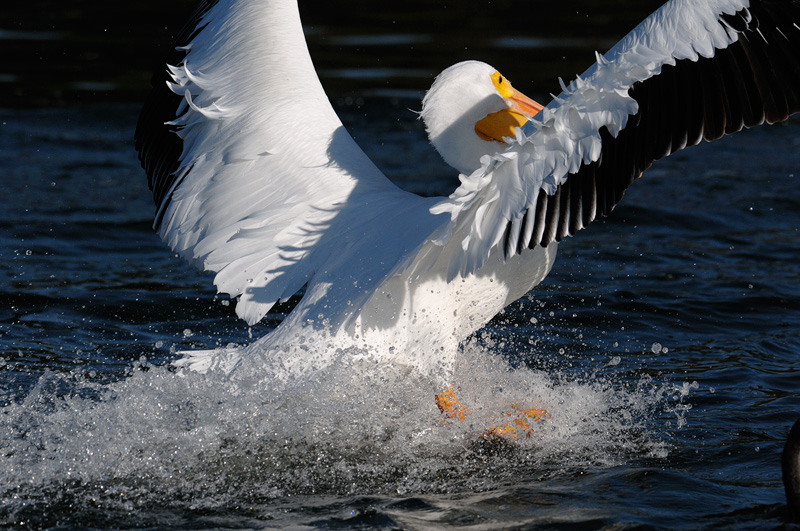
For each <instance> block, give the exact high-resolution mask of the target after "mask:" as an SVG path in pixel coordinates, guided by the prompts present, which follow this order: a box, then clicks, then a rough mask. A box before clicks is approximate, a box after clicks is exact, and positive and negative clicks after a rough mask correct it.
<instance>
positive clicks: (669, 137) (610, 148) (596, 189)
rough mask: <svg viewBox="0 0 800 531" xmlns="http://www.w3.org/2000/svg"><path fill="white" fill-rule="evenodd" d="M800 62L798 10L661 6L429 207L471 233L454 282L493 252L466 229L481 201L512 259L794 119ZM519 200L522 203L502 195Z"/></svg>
mask: <svg viewBox="0 0 800 531" xmlns="http://www.w3.org/2000/svg"><path fill="white" fill-rule="evenodd" d="M799 50H800V0H712V1H708V2H695V1H692V0H671V1H670V2H667V3H666V4H665V5H664V6H662V7H661V8H660V9H659V10H658V11H656V12H655V13H654V14H653V15H651V16H650V17H648V18H647V19H646V20H645V21H644V22H642V24H640V25H639V26H638V27H637V28H635V29H634V30H633V31H632V32H631V33H629V34H628V35H627V36H626V37H625V38H624V39H622V40H621V41H620V42H619V43H618V44H617V45H616V46H614V47H613V48H612V49H611V50H610V51H609V52H608V53H607V54H606V55H605V56H602V57H601V56H598V60H597V62H596V64H595V65H593V66H592V67H591V68H590V69H588V70H587V71H586V72H585V73H584V74H583V75H581V76H579V77H578V78H577V79H576V80H575V81H573V82H572V83H571V84H570V85H569V86H568V87H566V88H565V90H564V91H563V92H562V93H561V94H560V95H559V96H557V97H555V98H554V100H553V101H552V102H551V103H550V104H549V105H548V106H547V107H546V108H545V109H544V110H543V111H542V112H541V113H540V114H539V115H538V116H537V117H536V118H535V119H534V120H533V121H532V122H531V123H529V124H526V126H525V127H523V128H522V130H521V131H520V132H519V133H518V135H517V139H516V143H515V144H513V145H512V146H510V148H509V149H508V151H506V152H505V153H503V154H502V155H501V156H500V157H496V158H495V159H494V160H491V161H487V162H486V164H484V166H483V168H481V170H479V171H477V172H475V173H474V174H473V175H471V176H470V177H469V178H467V179H466V180H465V182H464V185H462V187H461V188H460V189H459V190H457V191H456V192H455V193H454V194H453V195H451V196H450V198H449V199H448V200H447V201H443V202H442V203H440V204H438V205H437V206H436V207H435V209H434V211H435V212H447V213H449V214H450V216H451V217H452V218H453V219H454V220H457V221H458V226H459V227H464V228H465V230H468V231H469V234H468V235H466V236H465V235H464V234H459V236H458V237H459V238H461V239H462V240H464V241H468V242H469V246H468V248H467V250H466V253H468V254H469V255H470V256H471V257H473V258H472V259H471V260H469V261H467V260H466V259H464V258H463V257H458V256H456V257H454V260H459V263H457V264H454V265H453V266H451V270H456V271H459V272H460V273H461V274H466V273H468V272H471V271H474V267H476V266H477V267H480V265H481V264H482V263H483V262H482V261H481V260H480V259H478V260H476V259H474V257H476V256H478V257H481V258H483V259H484V260H485V258H486V257H488V255H489V253H490V252H491V251H492V249H493V248H494V247H495V246H496V245H497V244H498V241H497V240H491V239H487V238H485V237H483V236H484V235H485V234H487V231H486V230H483V231H481V232H480V233H479V232H477V230H476V228H477V227H476V223H475V222H476V220H475V219H474V217H472V212H473V211H474V209H475V208H476V206H477V205H479V204H481V202H482V201H484V200H485V198H486V197H487V194H492V195H499V196H500V197H503V198H504V199H505V200H504V203H503V204H502V205H499V206H498V207H497V208H496V209H495V211H494V212H495V213H496V214H497V215H496V217H494V218H492V219H488V218H487V217H486V216H485V215H484V216H483V218H482V219H481V220H480V223H481V224H483V225H487V224H490V223H498V224H500V225H502V226H504V227H507V228H508V230H507V231H505V232H504V233H503V234H504V241H505V242H506V243H505V244H504V245H503V252H504V254H505V256H506V258H510V257H511V256H513V255H514V254H517V253H519V252H521V250H523V249H526V248H533V247H535V246H537V245H540V246H547V245H549V244H550V243H551V242H555V241H559V240H561V239H562V238H563V237H565V236H571V235H573V234H575V233H576V232H577V231H578V230H580V229H581V228H584V227H586V226H587V225H588V224H589V223H591V222H592V221H594V220H595V219H597V218H599V217H602V216H606V215H608V214H609V213H610V212H611V211H612V210H613V209H614V207H615V206H616V204H617V203H619V201H620V200H621V199H622V196H623V195H624V193H625V190H626V189H627V188H628V186H630V184H631V183H632V182H633V181H634V180H636V179H637V178H638V177H639V176H640V175H641V173H642V172H643V171H644V170H646V169H647V168H648V167H649V166H650V165H651V164H652V163H653V162H654V161H656V160H658V159H660V158H663V157H666V156H668V155H670V154H671V153H674V152H675V151H678V150H680V149H683V148H685V147H688V146H693V145H695V144H697V143H699V142H700V141H701V140H702V139H705V140H708V141H711V140H716V139H718V138H721V137H722V136H723V135H725V134H730V133H734V132H736V131H739V130H741V129H742V128H744V127H752V126H755V125H759V124H761V123H763V122H764V121H766V122H768V123H775V122H778V121H782V120H785V119H786V118H787V117H788V116H789V115H790V114H793V113H796V112H798V111H800V104H799V103H798V100H800V53H798V51H799ZM505 165H516V166H517V169H516V171H513V172H512V171H509V170H507V169H505V168H503V166H505ZM509 176H517V177H518V178H519V179H522V180H525V181H527V184H526V185H524V186H520V185H519V184H518V183H512V182H506V180H507V179H508V178H509ZM504 179H506V180H504ZM516 189H522V190H527V191H528V192H529V193H528V194H527V195H526V196H524V197H519V194H516V195H515V194H512V193H509V191H510V190H516ZM527 217H530V218H531V219H533V220H535V222H534V225H533V229H532V230H531V231H527V230H526V231H524V232H521V233H520V235H519V236H517V235H516V234H514V231H519V230H521V229H520V227H522V226H524V224H520V223H517V221H516V220H518V219H520V218H527ZM470 220H471V221H470ZM512 242H516V245H509V243H512Z"/></svg>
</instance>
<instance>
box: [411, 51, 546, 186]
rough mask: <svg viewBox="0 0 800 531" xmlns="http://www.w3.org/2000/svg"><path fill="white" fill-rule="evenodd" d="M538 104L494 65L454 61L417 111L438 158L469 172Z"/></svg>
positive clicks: (499, 146) (502, 145) (501, 146)
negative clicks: (439, 156)
mask: <svg viewBox="0 0 800 531" xmlns="http://www.w3.org/2000/svg"><path fill="white" fill-rule="evenodd" d="M540 110H542V106H541V105H539V104H538V103H536V102H535V101H533V100H532V99H530V98H528V97H527V96H525V95H524V94H522V93H521V92H519V91H517V90H515V89H514V88H513V87H512V86H511V83H510V82H509V81H508V79H506V78H505V77H504V76H503V75H501V74H500V72H498V71H497V70H495V69H494V68H492V67H491V66H489V65H487V64H486V63H482V62H480V61H464V62H463V63H458V64H455V65H453V66H451V67H449V68H447V69H446V70H444V71H443V72H442V73H441V74H439V75H438V76H437V77H436V80H435V81H434V82H433V85H432V86H431V88H430V90H428V92H427V94H425V98H424V99H423V100H422V112H421V113H420V116H421V117H422V119H423V121H424V122H425V128H426V130H427V131H428V138H430V141H431V143H432V144H433V146H434V147H435V148H436V151H438V152H439V154H440V155H441V156H442V158H443V159H444V160H445V162H447V163H448V164H450V165H451V166H452V167H454V168H455V169H457V170H458V171H459V172H461V173H463V174H466V175H469V174H470V173H472V172H473V171H475V170H476V169H478V168H479V167H480V159H481V157H482V156H483V155H493V154H495V153H497V152H499V151H502V150H503V149H504V148H505V145H506V144H505V142H504V140H503V139H504V138H506V137H514V129H515V128H516V127H519V126H521V125H522V124H524V123H525V122H526V121H527V120H528V118H531V117H533V116H535V115H536V113H538V112H539V111H540Z"/></svg>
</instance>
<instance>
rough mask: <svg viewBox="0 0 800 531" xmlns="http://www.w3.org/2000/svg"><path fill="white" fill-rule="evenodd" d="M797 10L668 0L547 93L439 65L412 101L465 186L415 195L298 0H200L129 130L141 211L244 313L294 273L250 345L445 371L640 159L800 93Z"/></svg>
mask: <svg viewBox="0 0 800 531" xmlns="http://www.w3.org/2000/svg"><path fill="white" fill-rule="evenodd" d="M798 24H800V0H704V1H701V0H670V1H669V2H667V3H666V4H665V5H664V6H662V7H661V8H660V9H659V10H658V11H656V12H655V13H653V14H652V15H651V16H650V17H648V18H647V19H646V20H645V21H644V22H642V23H641V24H640V25H639V26H638V27H636V28H635V29H634V30H633V31H631V32H630V33H629V34H628V35H627V36H626V37H625V38H623V39H622V40H621V41H620V42H619V43H618V44H617V45H615V46H614V47H613V48H612V49H611V50H610V51H608V52H607V53H606V54H605V55H599V54H597V56H596V61H595V62H594V64H592V66H591V67H590V68H589V69H588V70H586V71H585V72H584V73H583V74H582V75H580V76H578V77H577V78H576V79H575V80H574V81H572V82H571V83H570V84H569V85H568V86H563V92H562V93H561V94H560V95H558V96H557V97H555V98H554V99H553V100H552V101H551V102H550V103H549V104H548V105H547V106H546V107H544V109H542V110H540V106H538V105H537V104H535V103H534V102H532V101H531V100H529V99H527V98H524V97H523V96H521V95H520V93H519V92H517V91H516V90H515V89H514V88H513V87H512V86H511V85H510V84H509V83H508V81H507V80H506V79H505V78H504V77H503V76H502V75H501V74H500V73H498V72H497V71H496V70H495V69H494V68H492V67H490V66H488V65H486V64H483V63H478V62H466V63H460V64H458V65H455V66H453V67H450V68H448V69H447V70H445V71H444V72H442V74H441V75H439V76H438V77H437V78H436V81H435V82H434V84H433V86H432V87H431V89H430V91H429V92H428V93H427V95H426V96H425V99H424V101H423V110H422V113H421V115H422V118H423V119H424V120H425V124H426V127H427V130H428V133H429V136H430V140H431V142H432V143H433V145H434V146H435V148H436V149H437V150H438V151H439V153H440V154H441V155H442V156H443V157H444V159H445V160H446V161H447V162H448V163H449V164H450V165H452V166H453V167H454V168H455V169H456V170H458V171H459V172H460V173H461V176H460V179H461V185H460V186H459V187H458V188H457V189H456V190H455V191H454V192H453V193H452V194H451V195H450V196H449V197H437V198H423V197H418V196H416V195H414V194H411V193H408V192H405V191H403V190H401V189H399V188H398V187H396V186H395V185H394V184H392V183H391V182H390V181H389V180H388V179H387V178H386V177H385V176H384V175H383V174H382V173H381V171H380V170H379V169H378V168H377V167H376V166H375V165H374V164H373V163H372V162H371V161H370V160H369V159H368V158H367V156H366V155H365V154H364V153H363V152H362V151H361V149H359V147H358V146H357V145H356V143H355V142H354V141H353V139H352V138H351V137H350V136H349V135H348V134H347V132H346V131H345V130H344V128H343V126H342V124H341V122H340V121H339V118H338V117H337V116H336V114H335V113H334V111H333V109H332V108H331V106H330V104H329V102H328V99H327V97H326V95H325V93H324V91H323V88H322V86H321V84H320V82H319V79H318V77H317V74H316V72H315V70H314V66H313V64H312V62H311V58H310V57H309V53H308V50H307V48H306V43H305V41H304V37H303V31H302V27H301V23H300V16H299V13H298V7H297V4H296V1H295V0H218V1H206V2H203V3H202V4H201V5H200V6H199V7H198V9H197V11H196V12H195V14H194V17H193V19H192V21H191V22H190V23H189V25H188V26H187V27H186V29H185V30H184V32H183V33H182V35H180V36H179V42H178V46H177V47H176V48H175V50H174V51H173V52H172V53H171V55H170V56H169V57H168V65H167V66H166V68H165V69H164V70H163V71H159V72H157V73H156V75H155V78H154V90H153V91H152V93H151V95H150V96H149V98H148V100H147V102H146V103H145V106H144V109H143V110H142V113H141V117H140V119H139V124H138V127H137V132H136V148H137V150H138V151H139V154H140V159H141V162H142V165H143V167H144V169H145V170H146V172H147V175H148V177H149V184H150V187H151V189H152V191H153V194H154V198H155V203H156V206H157V213H156V217H155V229H156V231H157V232H158V234H159V235H160V236H161V238H162V239H163V240H164V241H165V242H166V243H168V244H169V246H170V247H171V248H172V249H174V250H175V251H176V252H177V253H179V254H180V255H182V256H183V257H185V258H186V259H188V260H190V261H191V262H193V263H194V264H196V265H197V266H198V267H201V268H203V269H205V270H208V271H211V272H214V273H215V274H216V276H215V277H214V283H215V284H216V286H217V288H218V290H219V291H220V292H222V293H228V294H230V295H231V296H232V297H238V302H237V304H236V313H237V315H238V316H239V317H241V318H242V319H244V320H245V321H247V322H248V323H256V322H257V321H259V320H260V319H261V318H262V317H263V316H264V315H265V314H266V313H267V311H268V310H269V309H270V308H271V307H272V306H273V305H274V304H275V303H276V302H277V301H279V300H285V299H287V298H288V297H290V296H291V295H293V294H295V293H297V292H298V291H300V290H301V289H302V288H303V287H304V286H305V293H304V295H303V297H302V300H301V301H300V302H299V303H298V304H297V306H296V307H295V308H294V310H293V311H292V312H291V313H290V314H289V315H288V316H287V317H286V319H285V320H284V321H283V322H282V323H281V325H280V326H279V327H278V328H277V329H276V330H274V331H273V332H272V333H270V334H269V335H267V336H266V337H265V338H263V339H262V340H260V341H258V342H256V343H255V344H254V345H251V348H250V351H251V352H252V351H256V350H258V349H261V350H262V351H263V350H264V349H266V348H267V347H270V346H276V345H283V346H286V345H292V344H293V343H297V342H298V341H299V338H301V337H302V339H303V340H304V341H307V340H308V338H309V337H312V336H313V337H324V338H325V341H329V342H330V344H332V345H338V346H341V345H351V346H356V347H363V349H364V350H366V351H369V352H370V353H371V354H372V355H373V356H375V357H376V358H377V359H380V360H383V361H386V362H391V363H403V364H409V365H412V366H414V367H416V368H418V369H420V370H422V371H426V372H427V373H429V374H433V373H436V374H446V373H447V371H446V370H443V369H447V368H448V367H450V366H451V365H452V362H453V361H454V358H455V356H456V355H457V352H458V345H459V343H460V342H461V341H462V340H464V339H465V338H466V337H467V336H469V335H470V334H471V333H472V332H474V331H475V330H477V329H479V328H481V327H482V326H484V325H485V324H486V323H487V322H488V321H489V320H490V319H491V318H492V317H493V316H494V315H495V314H497V313H498V312H499V311H500V310H502V309H503V308H504V307H505V306H506V305H508V304H510V303H511V302H512V301H514V300H515V299H517V298H519V297H521V296H522V295H524V294H525V293H526V292H528V291H529V290H530V289H531V288H532V287H533V286H535V285H536V284H538V283H539V282H541V280H542V279H543V278H544V277H545V275H547V273H548V271H549V270H550V268H551V266H552V264H553V260H554V258H555V253H556V246H557V242H558V241H560V240H561V239H562V238H564V237H565V236H570V235H573V234H574V233H575V232H576V231H578V230H580V229H582V228H583V227H586V226H587V225H588V224H589V223H590V222H592V221H593V220H595V219H597V218H598V217H600V216H605V215H608V214H609V213H610V212H611V210H612V209H613V208H614V206H615V205H616V204H617V203H618V202H619V201H620V199H621V198H622V195H623V193H624V192H625V189H626V188H627V187H628V186H629V185H630V184H631V183H632V182H633V181H634V180H635V179H636V178H637V177H638V176H639V175H640V174H641V172H642V171H644V170H645V169H646V168H648V167H649V166H650V165H651V163H652V162H653V161H655V160H657V159H659V158H661V157H664V156H667V155H669V154H670V153H673V152H675V151H677V150H680V149H682V148H684V147H687V146H692V145H694V144H697V143H698V142H700V140H702V139H705V140H714V139H717V138H720V137H722V136H723V135H724V134H728V133H733V132H736V131H739V130H741V129H742V128H743V127H751V126H754V125H757V124H761V123H763V122H765V121H766V122H769V123H773V122H778V121H781V120H784V119H786V118H787V117H788V116H789V115H790V114H792V113H794V112H797V111H798V109H800V103H798V100H800V53H798V51H799V50H800V26H798ZM222 354H225V353H224V352H223V353H220V356H221V355H222ZM228 354H229V353H228ZM246 354H247V352H246V353H244V354H243V355H246ZM238 355H239V353H237V356H238ZM317 361H319V360H317ZM228 362H230V359H229V358H228ZM213 363H214V357H213V355H212V354H210V353H208V352H203V353H196V354H194V355H191V354H190V356H189V357H188V358H187V359H186V360H185V364H186V365H189V366H191V367H194V368H197V369H203V368H207V367H208V366H209V365H210V364H213ZM227 367H228V368H230V365H227Z"/></svg>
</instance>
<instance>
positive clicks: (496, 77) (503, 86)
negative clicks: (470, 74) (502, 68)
mask: <svg viewBox="0 0 800 531" xmlns="http://www.w3.org/2000/svg"><path fill="white" fill-rule="evenodd" d="M491 78H492V83H493V84H494V88H495V89H496V90H497V92H499V93H500V95H501V96H502V97H504V98H510V97H511V96H513V95H514V89H512V88H511V83H509V82H508V80H506V78H504V77H503V75H502V74H501V73H500V72H495V73H493V74H492V76H491Z"/></svg>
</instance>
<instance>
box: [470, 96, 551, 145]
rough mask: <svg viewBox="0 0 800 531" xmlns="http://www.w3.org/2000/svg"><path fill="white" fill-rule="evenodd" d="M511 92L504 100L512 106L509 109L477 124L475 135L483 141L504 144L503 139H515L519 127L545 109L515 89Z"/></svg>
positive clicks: (485, 118)
mask: <svg viewBox="0 0 800 531" xmlns="http://www.w3.org/2000/svg"><path fill="white" fill-rule="evenodd" d="M509 92H510V94H509V95H508V96H505V98H504V99H505V100H506V102H508V103H510V104H511V105H510V106H509V107H508V108H507V109H503V110H501V111H497V112H493V113H491V114H488V115H486V116H485V117H484V118H482V119H481V120H479V121H478V123H476V124H475V133H476V134H477V135H478V136H479V137H480V138H482V139H483V140H486V141H495V142H503V138H513V137H514V130H515V129H516V128H517V127H522V125H524V124H525V123H526V122H527V121H528V120H529V119H531V118H533V117H534V116H536V115H537V114H538V113H539V111H541V110H542V109H543V108H544V106H543V105H540V104H539V103H537V102H535V101H533V100H532V99H530V98H529V97H528V96H526V95H525V94H523V93H522V92H519V91H517V90H513V89H510V90H509Z"/></svg>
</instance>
